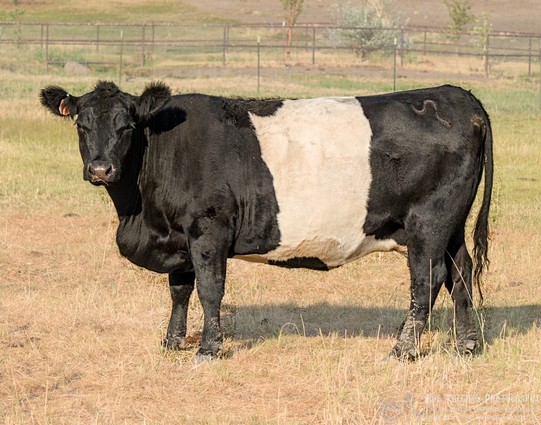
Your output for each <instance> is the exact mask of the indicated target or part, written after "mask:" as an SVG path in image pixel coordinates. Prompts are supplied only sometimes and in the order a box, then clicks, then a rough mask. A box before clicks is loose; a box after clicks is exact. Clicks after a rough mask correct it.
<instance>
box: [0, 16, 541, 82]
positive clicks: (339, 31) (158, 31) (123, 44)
mask: <svg viewBox="0 0 541 425" xmlns="http://www.w3.org/2000/svg"><path fill="white" fill-rule="evenodd" d="M288 29H289V28H287V27H285V26H283V25H279V24H276V25H272V24H267V25H248V24H220V25H217V24H213V25H210V24H209V25H197V26H196V25H181V24H157V23H148V24H126V23H122V24H113V23H107V24H106V23H94V24H81V23H72V24H70V23H22V22H12V21H8V22H0V68H6V69H17V70H18V69H23V70H24V69H27V70H36V69H37V70H40V71H43V70H45V71H46V72H51V71H52V70H55V69H57V68H58V67H64V66H65V64H66V63H68V62H76V63H79V64H81V65H83V66H84V67H86V68H87V69H89V70H91V71H93V72H118V73H119V74H120V75H121V74H122V72H127V73H128V72H131V73H137V72H139V73H141V72H144V70H145V69H154V70H160V69H162V70H167V69H173V68H179V69H180V68H182V67H198V66H199V67H210V66H217V67H218V66H219V67H255V66H256V61H257V63H259V65H261V62H263V65H264V66H270V67H272V66H273V65H276V66H283V65H284V64H285V65H286V66H288V65H289V64H292V63H294V64H307V65H323V66H326V65H340V64H342V65H344V64H345V65H348V64H349V65H351V66H362V63H363V61H366V60H370V61H371V63H374V62H378V61H379V62H378V63H382V64H389V63H390V62H389V59H388V58H389V57H393V55H396V57H397V58H398V61H397V66H398V67H399V68H405V67H411V68H419V66H420V65H422V64H423V63H426V62H427V61H426V57H435V58H436V59H435V60H436V61H437V60H438V59H437V58H438V57H440V58H441V57H462V58H469V59H471V60H472V61H473V62H472V63H473V64H471V65H470V71H473V72H477V73H478V74H480V75H485V76H488V75H493V74H497V73H498V72H499V73H509V72H512V73H513V74H515V75H519V76H525V77H528V78H531V77H536V76H538V75H539V74H540V73H541V72H540V68H541V34H536V33H503V32H490V33H486V34H479V33H476V32H464V33H459V34H455V33H451V32H449V31H446V30H443V29H441V28H429V27H422V28H421V27H403V28H362V27H339V26H333V25H329V24H305V25H296V26H295V27H293V28H291V30H292V33H293V37H292V38H291V44H290V45H288V41H287V40H288V37H287V31H288ZM378 33H379V35H381V33H386V34H387V37H379V38H383V39H385V40H387V42H385V43H380V44H379V45H377V44H376V45H374V43H370V35H371V34H372V35H375V34H378ZM367 40H368V41H367ZM391 63H392V61H391ZM498 67H499V68H500V70H499V71H498V70H497V68H498ZM258 69H259V66H258ZM502 69H503V71H502ZM457 72H459V71H458V70H457ZM495 76H498V75H495Z"/></svg>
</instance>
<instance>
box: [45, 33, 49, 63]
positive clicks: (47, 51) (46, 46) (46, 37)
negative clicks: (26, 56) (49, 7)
mask: <svg viewBox="0 0 541 425" xmlns="http://www.w3.org/2000/svg"><path fill="white" fill-rule="evenodd" d="M45 71H46V72H49V24H45Z"/></svg>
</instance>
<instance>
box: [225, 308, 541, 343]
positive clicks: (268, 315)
mask: <svg viewBox="0 0 541 425" xmlns="http://www.w3.org/2000/svg"><path fill="white" fill-rule="evenodd" d="M406 313H407V310H406V308H404V309H400V308H390V307H359V306H348V305H333V304H329V303H327V302H321V303H316V304H312V305H307V306H301V305H298V304H296V303H274V304H264V305H247V306H231V305H224V309H223V312H222V323H223V327H224V333H225V335H226V336H229V337H231V338H233V339H234V340H237V341H239V340H241V341H243V345H245V346H246V347H248V348H249V347H251V346H252V345H254V344H256V343H258V342H261V341H265V340H271V339H276V338H279V337H281V336H283V335H297V336H304V337H320V336H322V335H323V336H328V335H335V336H337V337H343V338H350V337H368V338H386V337H396V336H397V331H398V328H399V326H400V325H401V323H402V321H403V320H404V318H405V317H406ZM475 316H476V322H477V324H478V328H479V329H480V328H482V329H483V332H482V338H483V339H484V342H485V343H486V344H488V345H490V344H492V343H493V342H494V341H495V340H496V339H498V338H506V337H509V336H512V335H523V334H526V333H528V332H529V331H530V330H531V329H532V328H533V327H541V305H537V304H530V305H523V306H513V307H483V308H481V309H478V310H476V313H475ZM430 328H431V330H432V331H435V332H442V333H444V334H448V335H449V337H451V335H453V310H452V308H450V307H440V308H436V309H435V310H434V311H433V314H432V319H431V322H430ZM479 334H480V335H481V332H479Z"/></svg>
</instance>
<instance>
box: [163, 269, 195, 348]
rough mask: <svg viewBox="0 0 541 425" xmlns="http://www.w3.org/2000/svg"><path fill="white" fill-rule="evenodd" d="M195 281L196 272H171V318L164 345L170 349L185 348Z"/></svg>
mask: <svg viewBox="0 0 541 425" xmlns="http://www.w3.org/2000/svg"><path fill="white" fill-rule="evenodd" d="M194 281H195V273H194V272H182V271H174V272H171V273H169V290H170V292H171V301H172V308H171V318H170V319H169V326H168V327H167V335H166V336H165V339H164V340H163V346H164V347H165V348H168V349H170V350H180V349H182V348H184V339H185V338H186V321H187V317H188V303H189V301H190V295H191V294H192V292H193V288H194Z"/></svg>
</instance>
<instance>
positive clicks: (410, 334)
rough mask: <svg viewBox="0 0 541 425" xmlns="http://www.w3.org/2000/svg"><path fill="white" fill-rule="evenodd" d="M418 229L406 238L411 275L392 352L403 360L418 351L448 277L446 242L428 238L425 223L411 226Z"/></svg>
mask: <svg viewBox="0 0 541 425" xmlns="http://www.w3.org/2000/svg"><path fill="white" fill-rule="evenodd" d="M413 227H415V228H416V230H417V232H411V233H410V236H409V238H408V266H409V269H410V275H411V301H410V308H409V310H408V314H407V316H406V319H405V321H404V323H403V324H402V326H401V329H400V330H399V335H398V340H397V342H396V345H395V346H394V348H393V351H392V353H391V354H392V355H394V356H396V357H398V358H400V359H405V360H412V359H414V358H415V357H417V356H418V355H419V354H420V350H419V345H420V338H421V334H422V332H423V330H424V328H425V325H426V321H427V319H428V317H429V315H430V312H431V310H432V306H433V305H434V302H435V300H436V297H437V296H438V293H439V291H440V289H441V286H442V285H443V282H444V281H445V280H446V277H447V265H446V263H445V254H444V253H445V249H444V246H445V244H442V243H441V242H442V240H441V239H440V238H433V239H432V240H427V238H424V237H422V235H423V233H426V234H429V235H433V234H434V233H433V232H422V231H421V230H426V229H425V226H420V225H418V224H416V225H415V226H413Z"/></svg>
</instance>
